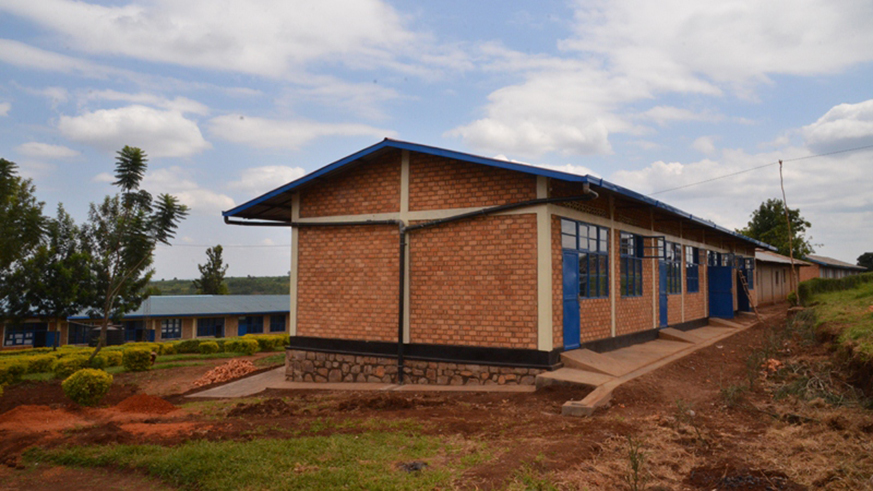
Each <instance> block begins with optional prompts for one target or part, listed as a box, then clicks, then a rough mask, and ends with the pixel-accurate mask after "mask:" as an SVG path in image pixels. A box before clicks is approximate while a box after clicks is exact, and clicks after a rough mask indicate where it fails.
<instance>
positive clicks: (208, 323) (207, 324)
mask: <svg viewBox="0 0 873 491" xmlns="http://www.w3.org/2000/svg"><path fill="white" fill-rule="evenodd" d="M197 336H198V337H200V336H214V337H216V338H220V337H224V317H207V318H204V319H197Z"/></svg>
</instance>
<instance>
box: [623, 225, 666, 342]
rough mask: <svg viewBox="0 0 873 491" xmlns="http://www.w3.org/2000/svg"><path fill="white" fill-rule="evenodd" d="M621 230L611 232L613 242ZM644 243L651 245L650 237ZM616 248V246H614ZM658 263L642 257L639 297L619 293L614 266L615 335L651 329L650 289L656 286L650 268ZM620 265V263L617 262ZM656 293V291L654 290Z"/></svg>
mask: <svg viewBox="0 0 873 491" xmlns="http://www.w3.org/2000/svg"><path fill="white" fill-rule="evenodd" d="M620 232H621V230H615V231H614V232H613V243H618V242H616V241H618V240H619V234H620ZM644 242H645V243H646V245H647V246H648V245H651V243H652V240H651V239H644ZM616 250H617V248H616ZM657 264H658V263H657V261H656V260H654V259H643V294H642V295H641V296H639V297H624V296H622V295H621V275H620V274H619V271H620V268H616V275H615V278H613V280H612V286H613V288H615V291H616V293H617V294H618V297H616V301H615V303H616V305H615V318H616V325H615V330H616V335H618V336H621V335H623V334H631V333H634V332H639V331H645V330H647V329H652V328H653V327H654V326H653V325H652V290H653V289H656V288H657V284H655V283H654V282H653V280H652V268H653V266H656V265H657ZM617 265H620V263H617ZM655 293H656V294H657V292H655Z"/></svg>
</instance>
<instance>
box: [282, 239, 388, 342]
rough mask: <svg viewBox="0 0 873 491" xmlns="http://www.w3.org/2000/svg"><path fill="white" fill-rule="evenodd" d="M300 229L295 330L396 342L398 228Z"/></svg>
mask: <svg viewBox="0 0 873 491" xmlns="http://www.w3.org/2000/svg"><path fill="white" fill-rule="evenodd" d="M298 231H299V234H300V235H299V239H298V244H299V252H298V254H299V258H300V267H299V270H298V273H297V282H298V283H297V294H298V299H299V300H298V304H297V305H298V307H297V334H298V335H299V336H316V337H325V338H337V339H362V340H370V341H393V340H396V339H397V307H398V286H399V285H398V281H397V278H398V272H399V270H398V252H397V248H398V243H399V240H398V231H397V228H396V227H391V226H378V225H374V226H359V227H328V228H300V229H298Z"/></svg>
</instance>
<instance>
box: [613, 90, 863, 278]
mask: <svg viewBox="0 0 873 491" xmlns="http://www.w3.org/2000/svg"><path fill="white" fill-rule="evenodd" d="M867 111H868V108H867V106H866V104H856V105H840V106H836V107H834V108H833V109H831V110H830V111H828V113H827V114H825V115H824V116H822V118H820V119H819V120H818V121H817V122H816V123H814V124H812V125H809V126H805V127H803V130H802V131H803V132H804V133H808V134H810V136H809V137H810V138H812V136H821V135H826V136H830V135H831V133H829V131H830V130H829V129H828V127H827V126H828V124H830V123H832V122H835V121H856V120H859V119H863V118H864V117H866V116H865V115H866V114H867ZM839 133H840V132H839V131H834V133H833V134H839ZM812 141H813V142H815V143H816V144H818V143H820V142H828V143H832V141H831V140H829V139H828V138H823V139H822V140H817V139H813V140H812ZM815 150H816V148H815V147H812V146H807V147H804V146H784V147H782V148H779V149H778V150H772V151H766V152H761V153H754V154H749V153H746V152H745V151H742V150H733V149H726V150H723V151H722V153H721V155H720V157H719V158H717V159H715V158H713V159H703V160H700V161H697V162H691V163H682V162H663V161H657V162H653V163H651V164H650V165H648V166H647V167H645V168H643V169H638V170H632V171H631V170H624V171H618V172H615V173H614V174H613V175H612V176H611V177H610V178H609V179H610V180H612V181H613V182H615V183H616V184H620V185H623V186H627V187H628V188H630V189H633V190H635V191H639V192H642V193H644V194H651V193H653V192H655V193H657V191H661V190H669V189H674V188H678V189H675V190H674V191H670V192H665V193H657V194H655V195H654V196H653V197H654V198H656V199H659V200H664V201H666V202H668V203H670V204H671V205H674V206H678V207H679V208H681V209H684V210H686V211H688V212H690V213H692V214H694V215H696V216H703V217H706V218H709V219H712V220H713V221H715V222H716V223H718V224H719V225H723V226H726V227H729V228H739V227H742V226H745V225H746V223H747V222H748V220H749V215H750V214H751V212H752V211H753V210H754V209H755V208H756V207H757V206H758V205H759V204H760V203H761V202H762V201H764V200H766V199H769V198H778V199H782V193H781V189H780V181H779V168H778V165H775V163H776V162H777V161H778V160H780V159H781V160H783V161H784V162H785V163H784V167H783V173H784V180H785V190H786V193H787V197H788V204H789V206H791V207H792V208H799V209H800V212H801V215H803V216H804V218H806V219H807V220H809V221H810V222H811V223H812V229H811V231H810V234H811V235H812V236H813V238H814V242H817V243H819V242H823V243H824V247H823V248H821V250H820V251H819V252H821V253H823V254H827V255H832V256H834V257H837V258H840V259H843V260H848V261H850V262H853V261H854V258H856V257H857V256H858V255H860V254H861V253H862V252H865V251H866V250H868V249H869V243H870V238H871V237H870V234H869V232H867V231H869V230H873V211H871V210H873V188H871V187H870V185H869V182H870V179H869V174H870V171H869V168H870V164H869V161H870V155H871V153H873V152H871V151H870V150H867V151H858V152H850V153H844V154H839V155H832V156H821V157H815V158H804V159H801V160H795V159H798V158H800V157H808V156H810V155H811V154H813V153H815ZM767 164H773V165H767ZM761 166H765V167H763V168H759V169H754V168H755V167H761ZM835 169H839V171H838V172H835ZM724 176H727V177H724ZM697 183H699V184H697ZM835 190H838V192H835Z"/></svg>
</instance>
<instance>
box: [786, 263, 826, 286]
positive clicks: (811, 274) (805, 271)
mask: <svg viewBox="0 0 873 491" xmlns="http://www.w3.org/2000/svg"><path fill="white" fill-rule="evenodd" d="M810 264H812V266H806V267H803V268H798V270H800V275H798V276H799V277H800V281H806V280H811V279H813V278H818V277H819V276H821V266H819V265H818V264H814V263H810ZM793 281H794V280H789V281H788V284H789V285H791V284H792V282H793ZM788 288H789V289H790V288H791V287H790V286H789V287H788Z"/></svg>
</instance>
